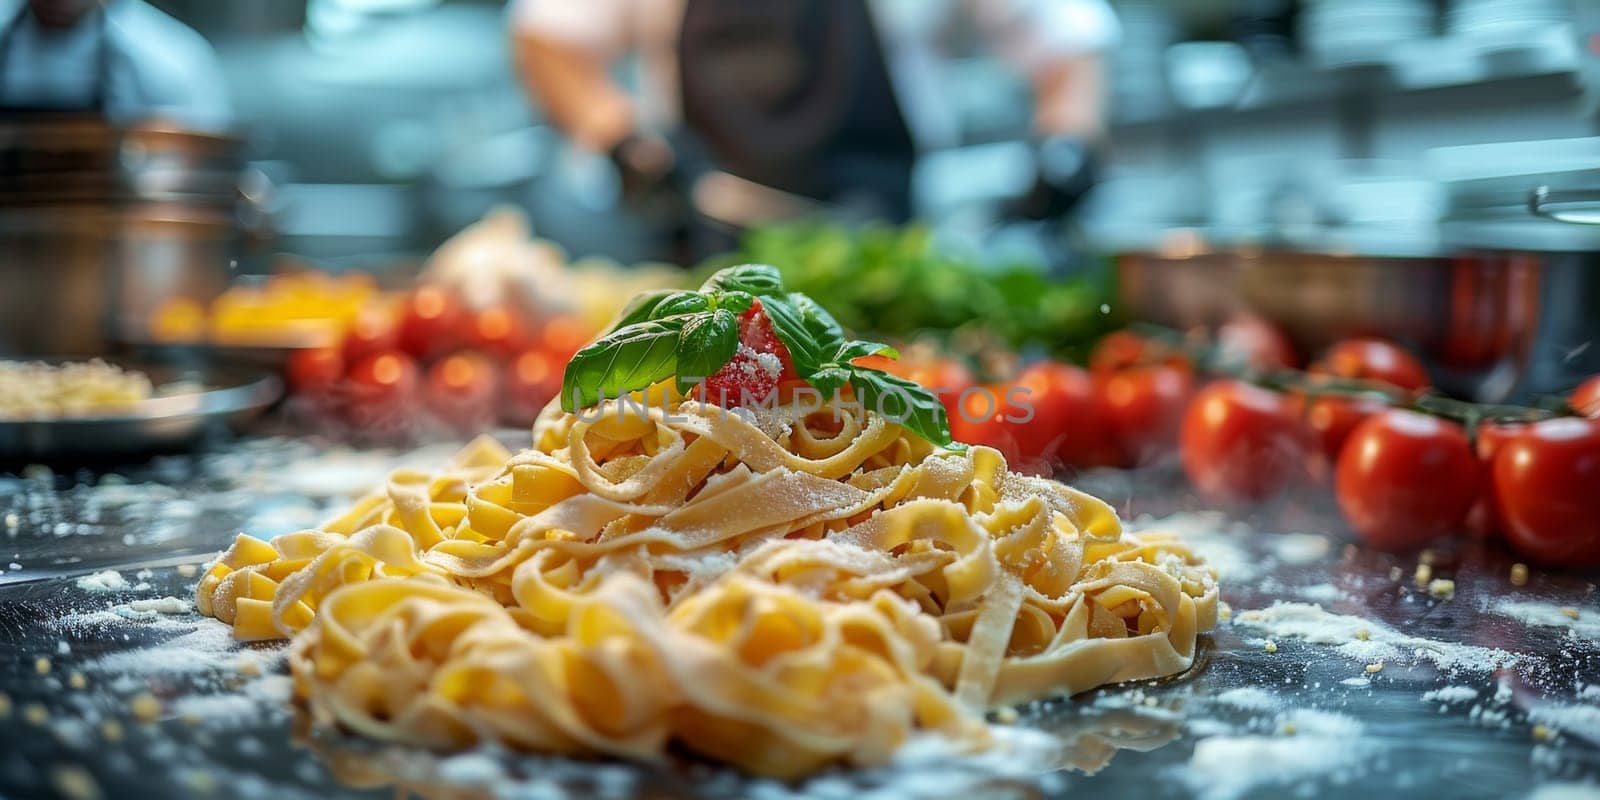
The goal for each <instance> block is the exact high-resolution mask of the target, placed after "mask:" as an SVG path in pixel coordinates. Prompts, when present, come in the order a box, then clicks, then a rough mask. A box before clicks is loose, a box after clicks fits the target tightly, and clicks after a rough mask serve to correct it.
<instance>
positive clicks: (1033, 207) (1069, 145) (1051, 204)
mask: <svg viewBox="0 0 1600 800" xmlns="http://www.w3.org/2000/svg"><path fill="white" fill-rule="evenodd" d="M1099 165H1100V159H1099V156H1098V154H1097V153H1096V152H1095V150H1094V149H1093V148H1092V147H1090V145H1089V142H1088V140H1086V139H1081V138H1078V137H1076V136H1056V137H1051V138H1049V139H1045V140H1043V141H1041V142H1039V143H1038V144H1037V145H1036V146H1035V147H1034V178H1033V185H1032V186H1030V187H1029V188H1028V190H1027V191H1026V192H1024V193H1023V194H1022V195H1021V196H1020V197H1017V198H1014V199H1013V200H1011V201H1010V202H1008V203H1007V204H1006V206H1005V211H1004V213H1005V215H1006V216H1009V217H1011V218H1014V219H1034V220H1042V219H1055V218H1057V217H1061V216H1064V215H1066V214H1067V212H1069V211H1071V210H1072V209H1073V208H1074V207H1076V206H1077V205H1078V201H1080V200H1082V199H1083V196H1084V195H1085V194H1086V193H1088V191H1089V189H1090V188H1091V187H1093V186H1094V184H1095V180H1096V178H1097V177H1098V175H1099V171H1100V170H1099Z"/></svg>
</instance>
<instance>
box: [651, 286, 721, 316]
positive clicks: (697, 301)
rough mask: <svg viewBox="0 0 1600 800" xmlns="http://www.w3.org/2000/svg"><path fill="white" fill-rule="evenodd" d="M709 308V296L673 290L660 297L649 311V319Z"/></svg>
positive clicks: (691, 312)
mask: <svg viewBox="0 0 1600 800" xmlns="http://www.w3.org/2000/svg"><path fill="white" fill-rule="evenodd" d="M710 308H711V298H709V297H706V296H705V295H703V294H701V293H699V292H673V293H672V294H669V295H667V296H666V297H663V298H662V299H661V302H660V303H658V304H657V305H656V307H655V309H654V310H652V311H651V312H650V319H664V318H666V317H671V316H675V315H677V314H693V313H695V312H698V311H706V310H708V309H710Z"/></svg>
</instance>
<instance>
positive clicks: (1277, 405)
mask: <svg viewBox="0 0 1600 800" xmlns="http://www.w3.org/2000/svg"><path fill="white" fill-rule="evenodd" d="M1179 441H1180V443H1181V445H1182V447H1181V449H1180V452H1181V454H1182V457H1183V471H1184V473H1185V474H1187V475H1188V476H1189V481H1190V483H1192V484H1193V485H1194V487H1195V490H1196V491H1197V492H1198V493H1199V494H1200V496H1201V497H1203V498H1205V499H1206V500H1208V501H1210V502H1212V503H1217V504H1221V505H1231V504H1237V503H1244V502H1249V501H1256V500H1262V499H1265V498H1267V497H1270V496H1272V495H1274V494H1277V493H1278V492H1280V491H1282V490H1283V489H1285V488H1287V487H1288V486H1290V485H1292V484H1293V483H1294V482H1296V480H1297V479H1299V478H1300V477H1301V476H1303V475H1304V472H1303V470H1304V466H1303V465H1304V464H1305V459H1306V454H1307V453H1308V452H1310V448H1311V444H1310V442H1309V441H1308V437H1307V435H1306V434H1305V432H1304V431H1303V430H1301V428H1300V426H1299V425H1297V424H1295V420H1294V417H1293V416H1292V415H1291V414H1290V413H1289V404H1288V401H1287V400H1285V399H1284V396H1283V395H1281V394H1279V393H1277V392H1274V391H1271V390H1268V389H1263V388H1261V387H1259V386H1252V385H1251V384H1248V383H1244V382H1242V381H1235V380H1220V381H1215V382H1213V383H1211V384H1210V385H1208V386H1206V388H1204V389H1202V390H1200V393H1199V394H1197V395H1195V398H1194V401H1193V402H1191V403H1190V404H1189V407H1188V409H1187V410H1185V411H1184V414H1183V429H1182V431H1181V434H1180V437H1179Z"/></svg>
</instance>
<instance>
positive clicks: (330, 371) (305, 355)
mask: <svg viewBox="0 0 1600 800" xmlns="http://www.w3.org/2000/svg"><path fill="white" fill-rule="evenodd" d="M344 364H345V361H344V356H343V355H342V354H340V352H339V348H337V347H313V348H309V349H306V350H296V351H294V353H292V354H291V355H290V356H289V364H288V367H287V369H286V371H287V372H288V377H289V388H290V390H292V391H295V392H298V393H302V394H316V393H322V392H326V391H328V390H329V389H331V388H333V386H334V384H337V383H338V382H339V379H340V378H343V377H344Z"/></svg>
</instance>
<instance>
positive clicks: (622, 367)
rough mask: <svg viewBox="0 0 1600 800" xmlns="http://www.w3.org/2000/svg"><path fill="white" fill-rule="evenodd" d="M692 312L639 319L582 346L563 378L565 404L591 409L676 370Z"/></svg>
mask: <svg viewBox="0 0 1600 800" xmlns="http://www.w3.org/2000/svg"><path fill="white" fill-rule="evenodd" d="M693 316H694V315H685V316H680V317H668V318H666V319H659V320H646V321H644V322H635V323H633V324H631V325H625V326H623V327H620V328H618V329H616V330H614V331H612V332H611V333H609V334H606V335H605V336H602V337H601V338H599V339H596V340H595V341H594V342H591V343H590V344H589V346H587V347H585V348H583V349H582V350H579V351H578V353H577V355H575V356H573V357H572V360H571V361H569V362H567V371H566V374H565V375H564V376H563V378H562V381H561V408H562V409H564V410H566V411H577V410H578V409H580V408H588V407H589V406H593V405H597V404H598V403H600V402H601V401H602V400H604V399H606V398H608V397H609V398H617V397H621V396H622V395H623V394H625V393H627V392H635V391H638V390H640V389H645V388H648V387H649V386H650V385H651V384H653V383H655V382H656V381H660V380H664V379H666V378H668V377H670V376H672V375H674V374H676V373H677V371H678V341H679V338H680V334H681V333H682V331H683V328H684V326H685V325H686V324H687V323H688V322H689V319H687V318H686V317H693Z"/></svg>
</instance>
